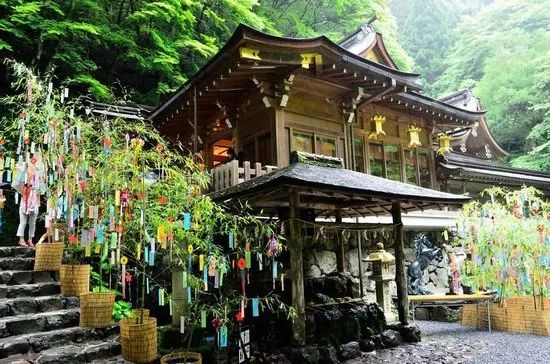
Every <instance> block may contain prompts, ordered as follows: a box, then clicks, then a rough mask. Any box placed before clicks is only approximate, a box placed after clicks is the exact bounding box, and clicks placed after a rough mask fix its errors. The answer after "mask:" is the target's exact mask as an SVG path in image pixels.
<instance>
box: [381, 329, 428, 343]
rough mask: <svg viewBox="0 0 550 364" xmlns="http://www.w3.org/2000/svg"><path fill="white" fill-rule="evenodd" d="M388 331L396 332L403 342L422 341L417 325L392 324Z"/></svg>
mask: <svg viewBox="0 0 550 364" xmlns="http://www.w3.org/2000/svg"><path fill="white" fill-rule="evenodd" d="M388 328H389V329H391V330H395V331H397V332H398V333H399V334H400V335H401V338H402V339H403V341H404V342H407V343H419V342H420V341H421V340H422V337H421V331H420V327H418V325H403V324H394V325H390V326H388Z"/></svg>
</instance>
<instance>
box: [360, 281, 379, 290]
mask: <svg viewBox="0 0 550 364" xmlns="http://www.w3.org/2000/svg"><path fill="white" fill-rule="evenodd" d="M363 288H364V289H365V291H367V292H375V291H376V282H375V281H373V280H370V279H365V280H363Z"/></svg>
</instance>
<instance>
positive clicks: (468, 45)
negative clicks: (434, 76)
mask: <svg viewBox="0 0 550 364" xmlns="http://www.w3.org/2000/svg"><path fill="white" fill-rule="evenodd" d="M549 27H550V1H549V0H534V1H530V2H528V3H527V2H525V1H520V0H503V1H498V2H494V3H492V4H490V5H488V6H487V7H485V8H483V9H482V10H481V11H480V12H479V13H478V14H476V15H475V16H473V17H470V18H467V19H464V21H462V22H461V24H460V26H459V33H460V34H461V39H463V40H464V41H461V42H458V43H456V45H455V46H454V47H453V49H452V51H451V52H450V53H449V55H448V57H447V60H446V61H445V64H446V67H447V68H446V70H445V72H444V73H443V75H442V76H441V77H440V78H439V79H438V80H437V82H436V83H435V85H434V87H435V89H436V91H439V92H442V93H445V92H451V91H454V90H456V89H458V88H460V87H464V86H468V85H472V84H476V85H477V87H476V89H475V93H476V95H477V96H478V97H479V98H480V99H481V102H482V104H483V106H484V108H485V109H486V110H487V120H488V122H489V125H490V126H491V130H492V131H493V133H494V135H495V137H496V139H497V141H498V142H499V143H501V144H502V145H503V146H504V148H505V149H507V150H508V151H510V152H511V154H512V158H511V164H512V165H513V166H516V167H525V168H532V169H538V170H543V171H548V170H550V168H549V166H550V146H549V145H548V136H549V134H548V133H549V129H550V127H549V126H548V124H549V113H548V96H549V87H550V86H549V82H550V72H549V66H548V65H549V61H548V55H549V52H550V33H548V29H549ZM466 40H467V41H466ZM528 152H530V154H526V153H528Z"/></svg>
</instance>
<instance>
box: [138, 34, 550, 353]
mask: <svg viewBox="0 0 550 364" xmlns="http://www.w3.org/2000/svg"><path fill="white" fill-rule="evenodd" d="M417 78H418V75H417V74H414V73H407V72H403V71H401V70H399V69H398V67H397V66H396V65H395V63H394V62H393V61H392V59H391V57H390V56H389V54H388V52H387V51H386V48H385V47H384V43H383V40H382V37H381V36H380V35H379V34H377V33H376V32H374V30H373V29H372V27H371V26H370V25H365V26H363V27H361V28H360V29H359V30H357V31H356V32H355V33H353V34H352V35H350V36H349V37H347V38H346V39H344V40H343V41H342V42H340V43H335V42H333V41H331V40H330V39H328V38H326V37H324V36H320V37H317V38H312V39H291V38H282V37H275V36H271V35H268V34H265V33H262V32H259V31H257V30H254V29H252V28H250V27H247V26H245V25H241V26H239V27H238V28H237V29H236V31H235V33H234V34H233V36H232V37H231V38H230V39H229V40H228V42H227V43H226V44H225V45H224V46H223V48H222V49H221V50H220V51H219V52H218V53H217V54H216V55H215V56H214V57H213V58H212V59H211V60H210V61H209V62H208V63H207V64H206V65H204V66H203V67H202V68H201V69H200V70H199V71H198V72H197V74H196V75H195V76H194V77H192V78H190V79H189V81H188V82H187V83H186V84H184V85H183V86H182V87H181V88H180V89H179V90H177V91H176V92H175V93H174V94H173V95H172V96H171V97H169V98H168V99H167V100H166V101H165V102H164V103H162V104H161V105H160V106H159V107H158V108H157V109H156V110H154V111H153V113H152V114H151V115H150V116H149V119H151V120H152V121H153V122H154V124H155V125H156V126H157V128H158V129H159V130H160V131H161V132H162V133H163V134H165V135H166V136H168V137H169V138H170V139H172V140H173V141H178V142H181V143H182V144H183V145H184V146H185V147H187V148H189V150H190V151H192V152H195V153H200V154H201V155H202V157H203V158H204V162H205V164H206V165H207V167H208V168H209V169H210V170H211V172H212V177H213V181H212V182H213V183H212V190H213V193H211V196H212V198H214V199H215V200H218V201H222V202H224V203H227V202H228V201H233V202H235V201H237V203H236V205H238V203H240V202H241V201H242V202H247V203H250V204H251V205H252V206H254V207H256V208H258V213H260V214H263V215H266V216H269V217H278V218H279V219H286V221H288V222H289V224H290V226H289V236H288V249H289V251H290V268H289V269H290V272H289V274H290V279H291V284H292V287H291V291H292V306H293V307H294V308H295V310H296V312H297V317H296V319H295V320H294V322H293V334H294V335H293V336H294V340H295V341H296V342H297V343H303V342H304V339H305V312H304V310H305V302H304V262H303V258H302V257H303V256H302V251H303V250H304V245H303V241H302V236H301V235H302V232H303V230H302V229H303V225H302V223H303V221H302V219H303V218H308V219H313V220H310V221H315V220H316V219H321V218H324V219H326V218H328V219H329V220H328V221H330V222H332V223H334V224H336V225H338V226H343V225H342V224H345V222H343V219H345V218H346V217H349V218H358V219H359V218H363V219H369V218H374V219H378V218H387V219H390V220H389V221H384V222H382V221H368V220H363V221H362V223H359V222H358V221H359V220H348V222H347V223H348V224H352V225H353V224H355V225H354V226H355V229H356V230H357V229H359V230H360V229H362V228H363V226H367V225H368V224H369V223H372V222H377V223H385V224H388V223H389V224H390V226H392V227H393V228H394V229H395V230H394V231H395V236H394V241H393V247H394V249H395V256H396V260H395V266H396V275H395V281H396V286H397V302H398V305H397V306H398V312H399V319H400V321H401V322H402V323H406V322H407V320H408V298H407V287H406V286H407V284H406V277H405V257H404V248H403V229H402V227H405V228H407V224H408V223H407V221H406V219H407V218H414V219H421V220H422V221H424V222H425V221H431V220H434V219H436V220H438V219H440V216H437V217H436V216H435V215H433V214H430V213H428V212H426V210H448V209H453V208H456V207H459V206H461V205H462V204H463V203H465V202H467V201H468V200H469V199H468V198H467V197H465V196H461V195H460V194H464V193H467V192H468V191H469V189H470V188H471V187H474V186H475V191H474V192H475V193H477V192H478V191H479V190H481V189H482V187H483V185H484V184H485V185H487V186H490V185H492V184H494V183H499V184H506V185H510V186H512V187H514V186H519V185H521V184H523V183H525V184H533V185H536V186H537V187H539V188H541V189H543V190H546V191H548V190H550V176H549V175H546V174H542V173H536V172H527V171H522V170H517V169H511V168H509V167H504V166H502V165H499V164H498V163H497V161H498V160H499V158H503V157H505V156H506V152H505V151H503V150H502V148H500V147H499V146H498V144H497V143H496V142H495V141H494V139H492V136H491V134H490V132H489V130H488V128H487V125H486V124H485V120H484V118H483V116H484V112H483V111H482V110H481V108H480V107H479V104H478V102H477V100H476V99H474V98H473V97H471V94H470V96H468V95H466V96H467V97H466V98H464V96H463V95H464V94H465V93H468V92H467V91H464V92H463V91H461V92H460V93H457V94H455V95H451V96H450V97H448V98H445V99H443V100H436V99H433V98H430V97H427V96H425V95H423V94H422V93H421V89H420V87H419V86H418V84H417V82H416V81H417ZM472 105H474V106H475V107H474V106H472ZM294 152H299V153H302V154H298V157H299V156H300V155H302V156H303V155H304V154H303V153H306V154H307V155H308V156H309V158H312V159H315V158H317V157H316V156H318V155H322V156H323V158H322V160H321V161H320V162H319V163H321V164H324V165H325V166H319V165H317V166H305V165H301V164H300V163H297V164H291V155H294V156H296V155H297V154H296V153H294ZM298 159H299V158H298ZM474 160H475V163H474V162H473V161H474ZM228 162H229V163H228ZM327 165H330V166H336V167H339V168H344V169H347V170H340V171H338V170H335V169H332V168H327ZM535 182H536V184H535ZM451 191H452V192H455V194H451V193H447V192H451ZM456 193H458V194H456ZM443 212H446V211H443ZM403 213H404V214H403ZM415 214H416V215H415ZM304 215H307V217H304ZM325 221H327V220H325ZM351 221H355V222H351ZM449 222H452V220H449V218H448V217H445V216H443V218H442V219H440V221H439V220H438V221H437V224H435V225H434V226H433V227H434V228H441V227H443V226H447V225H449ZM418 226H419V227H421V228H422V227H424V226H423V225H422V224H420V225H418ZM335 246H336V249H335V250H336V255H337V263H338V272H342V271H343V268H342V267H343V263H344V254H345V246H344V243H343V242H342V241H339V242H338V243H337V244H336V245H335ZM358 255H359V260H361V251H360V250H359V254H358ZM359 276H360V277H362V273H361V269H360V273H359Z"/></svg>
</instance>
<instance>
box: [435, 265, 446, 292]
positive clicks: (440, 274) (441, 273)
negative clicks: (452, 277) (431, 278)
mask: <svg viewBox="0 0 550 364" xmlns="http://www.w3.org/2000/svg"><path fill="white" fill-rule="evenodd" d="M435 273H436V274H437V279H438V280H439V282H440V284H441V287H445V288H448V287H449V275H448V274H447V269H445V268H437V270H436V271H435Z"/></svg>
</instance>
